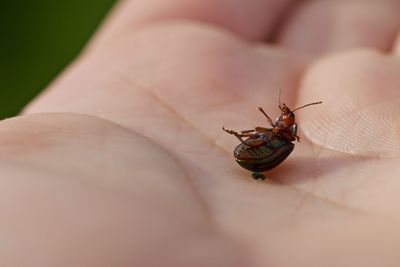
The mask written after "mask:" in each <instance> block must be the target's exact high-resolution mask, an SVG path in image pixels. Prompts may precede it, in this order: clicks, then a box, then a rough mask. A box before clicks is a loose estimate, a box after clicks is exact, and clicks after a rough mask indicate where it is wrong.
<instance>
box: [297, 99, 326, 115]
mask: <svg viewBox="0 0 400 267" xmlns="http://www.w3.org/2000/svg"><path fill="white" fill-rule="evenodd" d="M318 104H322V101H318V102H314V103H310V104H307V105H304V106H301V107H299V108H295V109H294V110H292V113H293V112H295V111H296V110H299V109H302V108H305V107H308V106H312V105H318Z"/></svg>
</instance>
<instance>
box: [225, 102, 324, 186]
mask: <svg viewBox="0 0 400 267" xmlns="http://www.w3.org/2000/svg"><path fill="white" fill-rule="evenodd" d="M321 103H322V101H319V102H313V103H309V104H306V105H304V106H301V107H298V108H296V109H294V110H291V109H290V108H289V107H287V106H286V105H285V103H281V100H280V96H279V110H280V112H281V114H280V116H279V117H277V118H276V120H275V122H273V121H272V119H271V118H270V117H269V116H268V115H267V113H265V111H264V110H263V108H261V107H258V110H259V111H260V112H261V113H263V114H264V116H265V117H266V118H267V120H268V123H269V125H270V126H271V127H272V128H264V127H255V128H254V130H245V131H241V132H240V133H238V132H236V131H234V130H227V129H225V127H222V130H224V131H225V132H227V133H228V134H232V135H234V136H235V137H236V138H237V139H239V141H240V144H239V145H238V146H236V147H235V149H234V151H233V155H234V157H235V159H236V162H237V163H238V164H239V165H240V166H241V167H243V168H244V169H246V170H249V171H251V172H252V177H253V178H254V179H256V180H257V179H262V180H265V176H264V175H263V174H262V173H261V172H265V171H268V170H271V169H273V168H275V167H276V166H278V165H279V164H281V163H282V162H283V161H284V160H285V159H286V158H287V157H288V156H289V155H290V153H292V151H293V149H294V143H293V142H294V141H297V142H300V137H299V136H298V135H297V123H296V118H295V115H294V112H295V111H297V110H299V109H302V108H305V107H308V106H312V105H317V104H321ZM246 137H247V139H245V140H244V139H243V138H246Z"/></svg>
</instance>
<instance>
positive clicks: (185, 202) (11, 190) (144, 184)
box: [0, 114, 249, 267]
mask: <svg viewBox="0 0 400 267" xmlns="http://www.w3.org/2000/svg"><path fill="white" fill-rule="evenodd" d="M0 136H1V138H0V142H1V146H0V158H2V160H1V168H0V172H1V175H0V177H1V179H0V183H1V186H0V190H1V194H0V196H1V205H0V210H1V213H2V214H4V215H6V216H4V218H3V219H2V221H1V223H0V231H1V232H3V233H6V234H5V235H3V237H2V242H3V244H6V246H4V248H3V249H2V252H1V253H0V254H1V255H2V262H4V263H7V265H9V266H24V265H32V266H177V267H178V266H179V267H184V266H196V267H197V266H198V267H200V266H215V267H217V266H218V267H219V266H249V265H248V264H246V263H245V262H243V261H242V259H241V256H239V254H240V255H243V254H241V253H238V252H237V251H236V249H235V248H234V247H235V245H233V243H232V242H231V241H230V240H229V241H228V240H227V239H225V238H223V237H222V235H220V234H218V233H217V232H216V231H215V229H214V226H213V224H212V223H211V222H210V220H209V219H208V215H207V214H206V210H205V209H204V206H203V205H202V203H201V202H200V200H199V199H198V197H197V196H196V194H194V192H193V188H192V187H191V185H190V183H189V181H188V179H187V178H186V177H185V174H184V173H183V172H182V171H181V170H182V169H181V167H180V166H179V165H178V164H177V162H176V161H175V160H174V159H173V158H171V156H169V155H168V154H167V153H166V152H165V151H164V150H163V149H162V148H160V147H159V146H157V145H155V144H154V143H153V142H151V141H149V140H147V139H146V138H143V136H139V135H137V134H135V133H133V132H131V131H129V130H127V129H125V128H123V127H121V126H118V125H116V124H114V123H110V122H108V121H104V120H100V119H96V118H93V117H88V116H80V115H72V114H58V115H56V114H48V115H35V116H26V117H21V118H16V119H11V120H6V121H2V122H1V124H0ZM166 244H168V245H167V246H166ZM232 245H233V246H232ZM154 251H157V257H154ZM49 252H50V253H49ZM21 253H22V254H23V255H24V257H21ZM237 256H238V257H237Z"/></svg>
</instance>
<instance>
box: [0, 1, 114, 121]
mask: <svg viewBox="0 0 400 267" xmlns="http://www.w3.org/2000/svg"><path fill="white" fill-rule="evenodd" d="M114 2H115V1H114V0H85V1H78V0H58V1H54V0H34V1H32V0H20V1H1V3H0V25H1V26H0V29H1V30H0V34H1V35H0V36H1V41H0V119H3V118H6V117H10V116H13V115H15V114H17V113H18V112H19V111H20V110H21V108H23V107H24V106H25V105H26V104H27V103H28V102H29V101H30V100H31V99H32V98H33V97H35V96H36V95H37V94H38V93H39V92H40V91H41V90H42V89H43V88H45V87H46V85H47V84H48V83H49V82H51V80H53V79H54V77H55V76H56V75H57V74H58V73H59V72H60V71H61V70H62V69H63V68H65V66H66V65H68V63H69V62H71V60H72V59H74V58H75V57H76V56H77V54H78V53H79V51H80V50H81V49H82V48H83V46H84V44H85V43H86V42H87V40H88V39H89V38H90V36H91V35H92V33H93V32H94V31H95V29H96V28H97V26H98V25H99V23H100V22H101V20H102V18H103V17H104V16H105V15H106V14H107V11H108V10H109V9H110V8H111V7H112V5H113V4H114Z"/></svg>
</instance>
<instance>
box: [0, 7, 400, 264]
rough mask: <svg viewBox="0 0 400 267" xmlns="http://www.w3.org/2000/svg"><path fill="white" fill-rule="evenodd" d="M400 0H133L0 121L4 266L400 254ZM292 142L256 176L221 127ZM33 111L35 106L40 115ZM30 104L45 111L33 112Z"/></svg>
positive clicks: (396, 258) (398, 258) (0, 253)
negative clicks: (293, 123)
mask: <svg viewBox="0 0 400 267" xmlns="http://www.w3.org/2000/svg"><path fill="white" fill-rule="evenodd" d="M399 13H400V1H394V0H390V1H389V0H387V1H386V0H382V1H372V0H371V1H368V0H365V1H359V0H353V1H333V0H332V1H327V0H320V1H317V0H315V1H304V2H302V3H301V4H298V2H296V1H292V2H291V1H289V0H286V1H282V0H281V1H278V0H251V1H232V0H220V1H215V0H191V1H188V0H169V1H164V0H137V1H123V2H121V3H120V4H119V5H118V7H117V8H116V9H115V10H114V11H113V12H112V14H111V15H110V17H109V18H108V20H107V21H106V23H105V25H104V26H103V27H102V28H101V30H100V31H99V33H98V34H96V36H95V37H94V39H93V40H92V42H91V43H90V44H89V45H88V47H87V49H86V50H85V51H84V53H83V54H82V55H81V56H80V57H79V58H78V59H77V60H76V61H75V62H74V63H73V64H72V65H71V67H70V68H68V70H66V71H65V72H64V73H63V74H62V75H60V77H59V78H58V79H57V80H56V81H55V82H54V83H53V84H52V85H51V86H49V88H47V90H45V91H44V93H43V94H42V95H41V96H39V97H38V98H37V99H36V100H34V101H33V102H32V103H31V104H30V105H29V106H28V107H27V108H26V109H25V110H24V112H23V116H20V117H17V118H12V119H8V120H5V121H3V122H1V123H0V157H1V159H2V160H1V163H0V165H1V168H0V172H1V174H0V177H1V186H0V199H1V201H0V211H1V214H2V218H1V220H0V232H1V236H2V238H1V243H0V244H1V249H0V259H1V262H2V264H1V265H2V266H174V267H180V266H182V267H183V266H185V267H186V266H189V267H197V266H199V267H203V266H208V267H214V266H215V267H225V266H229V267H236V266H237V267H243V266H245V267H264V266H274V267H292V266H296V267H303V266H304V267H306V266H307V267H310V266H311V267H313V266H316V267H317V266H318V267H320V266H324V267H331V266H332V267H333V266H367V267H368V266H386V267H387V266H389V267H391V266H399V265H400V253H399V251H400V238H399V237H400V236H399V235H400V234H399V233H400V226H399V222H400V220H399V219H400V194H399V190H400V180H399V176H400V159H399V157H400V120H399V117H400V116H399V115H400V91H399V84H400V58H399V57H398V56H399V53H400V43H399V41H396V40H400V38H398V37H397V36H398V30H399V29H400V16H399V15H398V14H399ZM280 88H281V89H282V99H283V100H284V102H285V103H286V104H287V105H288V106H289V107H292V108H294V107H298V106H300V105H302V104H306V103H309V102H313V101H323V104H322V105H318V106H312V107H308V108H306V109H304V110H301V111H299V112H297V113H296V119H297V122H298V124H299V135H300V137H301V142H300V143H296V147H295V150H294V152H293V153H292V154H291V155H290V157H289V158H288V159H287V160H286V161H285V162H284V163H282V164H281V165H280V166H278V167H277V168H276V169H274V170H272V171H270V172H268V173H267V174H266V175H267V177H268V179H267V180H266V181H260V180H258V181H255V180H253V179H251V177H250V173H249V172H247V171H245V170H243V169H241V168H240V167H239V166H238V165H237V164H236V163H235V162H234V159H233V156H232V150H233V148H234V146H235V145H237V143H238V140H237V139H236V138H234V137H233V136H230V135H228V134H226V133H224V132H223V131H222V129H221V127H222V126H225V127H226V128H229V129H235V130H247V129H251V128H253V127H255V126H267V121H266V119H265V118H264V117H263V116H262V114H261V113H259V111H258V110H257V107H258V106H262V107H264V109H265V110H266V112H267V113H268V114H269V115H270V116H276V115H277V114H278V108H277V105H278V99H277V98H278V92H279V89H280ZM34 113H35V114H34ZM36 113H40V114H36Z"/></svg>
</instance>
